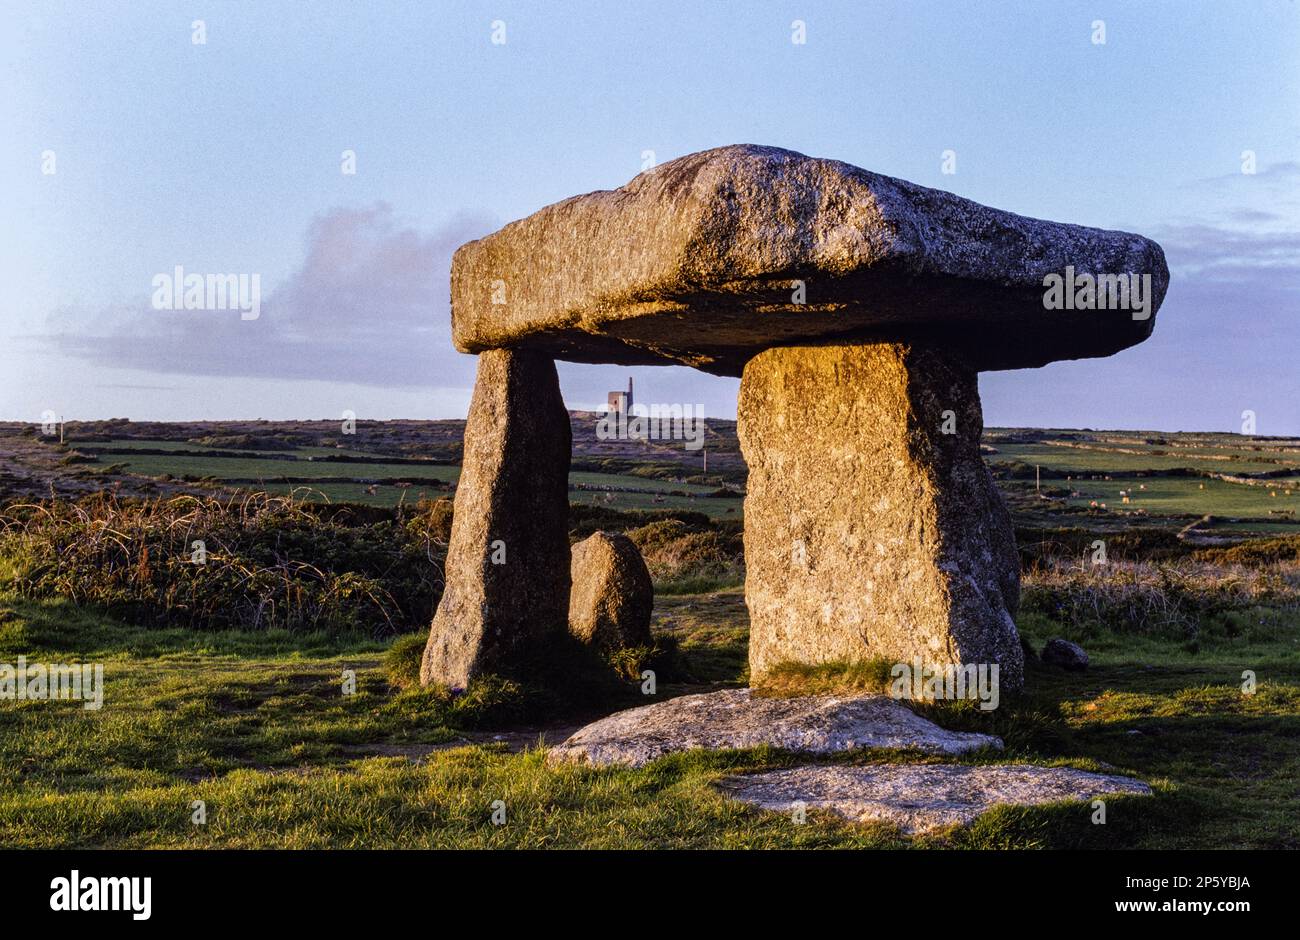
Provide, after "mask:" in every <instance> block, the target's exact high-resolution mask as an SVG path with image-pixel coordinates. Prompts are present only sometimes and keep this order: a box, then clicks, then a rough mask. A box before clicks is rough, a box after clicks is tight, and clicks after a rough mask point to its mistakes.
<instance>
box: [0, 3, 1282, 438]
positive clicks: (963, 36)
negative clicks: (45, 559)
mask: <svg viewBox="0 0 1300 940" xmlns="http://www.w3.org/2000/svg"><path fill="white" fill-rule="evenodd" d="M194 20H202V21H203V23H204V26H205V29H206V43H204V44H200V45H196V44H194V43H193V41H192V27H191V24H192V22H193V21H194ZM494 20H502V21H504V22H505V24H506V42H505V43H504V44H503V45H496V44H493V43H492V41H491V34H492V23H493V21H494ZM794 20H803V21H804V22H805V23H806V32H807V42H806V43H805V44H803V45H796V44H794V43H792V42H791V23H792V21H794ZM1096 20H1102V21H1104V23H1105V33H1106V42H1105V44H1102V45H1099V44H1095V43H1094V42H1093V41H1092V40H1093V35H1094V27H1093V22H1094V21H1096ZM0 59H2V60H3V70H2V71H0V75H3V78H2V79H0V81H3V83H4V86H5V87H4V92H3V94H0V120H2V121H3V126H4V127H5V128H6V133H5V134H4V135H0V136H2V137H3V139H2V140H0V204H3V205H4V206H5V207H6V208H5V212H4V219H5V222H4V225H3V227H2V228H0V418H3V419H24V420H38V419H39V416H40V415H41V413H42V412H44V411H46V410H53V411H55V412H56V413H60V414H64V415H66V416H68V417H69V418H78V417H80V418H96V417H111V416H127V417H133V418H139V419H145V418H160V419H180V418H234V417H244V418H252V417H266V418H288V417H336V416H337V415H338V414H339V413H340V412H341V411H342V410H344V409H350V410H353V411H355V412H356V413H357V415H358V416H359V417H361V418H388V417H414V418H419V417H459V416H462V415H463V414H464V410H465V407H466V405H467V403H468V399H469V388H470V384H471V382H472V375H473V360H472V359H471V358H470V357H466V356H461V355H459V354H457V353H455V352H454V350H452V348H451V345H450V334H449V328H448V310H447V279H446V272H447V263H448V259H449V257H450V253H451V251H453V250H454V249H455V247H456V246H457V245H458V244H460V243H461V242H463V241H465V240H467V239H469V238H472V237H476V236H478V235H481V234H484V233H486V232H488V231H491V230H492V229H494V228H496V227H498V226H500V225H501V224H504V223H505V222H507V221H509V220H511V219H514V218H518V217H521V216H523V215H527V214H529V213H531V212H533V211H535V210H536V209H538V208H541V207H542V206H544V205H546V204H548V203H551V202H554V201H556V200H558V199H562V198H565V197H567V196H570V195H573V194H575V193H582V192H588V191H591V190H593V189H604V188H612V187H616V186H619V185H621V184H622V183H624V182H626V181H627V180H628V179H630V178H631V177H632V176H634V175H636V174H637V173H638V172H639V171H640V169H641V164H642V159H643V157H642V154H643V151H646V150H653V151H654V154H655V158H656V159H657V160H658V162H664V161H666V160H669V159H672V158H673V157H677V156H681V155H683V154H686V153H690V152H692V151H696V150H702V149H706V148H709V147H714V146H720V145H723V144H729V143H742V142H743V143H761V144H771V145H775V146H781V147H787V148H790V149H792V150H798V151H800V152H803V153H807V154H810V155H813V156H821V157H833V158H837V159H842V160H846V161H848V162H850V163H854V164H857V165H859V166H863V167H866V168H867V169H871V170H874V171H877V172H881V173H886V174H890V175H893V176H899V177H903V178H905V179H909V180H913V181H916V182H918V183H922V184H925V185H929V186H935V187H939V188H942V189H947V190H951V191H953V192H956V193H959V194H960V195H963V196H967V197H969V198H972V199H975V200H977V201H979V202H983V203H987V204H989V205H993V206H997V207H999V208H1005V209H1009V210H1012V211H1015V212H1019V213H1023V214H1026V215H1031V216H1037V217H1042V218H1049V219H1056V220H1061V221H1069V222H1078V223H1082V224H1087V225H1097V226H1102V227H1107V228H1124V229H1128V230H1131V231H1136V232H1140V233H1142V234H1144V235H1147V236H1150V237H1154V238H1156V239H1157V240H1158V241H1160V243H1161V244H1162V245H1163V246H1164V248H1165V251H1166V255H1167V257H1168V260H1169V263H1170V268H1171V270H1172V273H1173V282H1172V286H1171V288H1170V292H1169V295H1168V297H1167V299H1166V301H1165V305H1164V307H1163V308H1162V310H1161V312H1160V314H1159V317H1158V322H1157V326H1156V331H1155V336H1154V337H1153V338H1152V339H1151V340H1150V341H1149V342H1147V343H1145V344H1143V345H1142V346H1140V347H1137V348H1135V349H1132V350H1128V351H1126V352H1124V353H1121V354H1119V355H1117V356H1114V357H1112V358H1110V359H1106V360H1084V361H1080V362H1071V363H1058V364H1053V365H1051V366H1048V367H1046V368H1044V369H1039V370H1029V371H1022V372H1003V373H986V374H984V375H982V376H981V380H980V384H981V391H982V395H983V398H984V405H985V419H986V422H987V423H988V424H995V425H1009V424H1014V425H1040V426H1075V427H1078V426H1091V427H1131V428H1157V429H1162V430H1180V429H1216V430H1235V429H1237V428H1238V426H1239V424H1240V415H1241V412H1242V411H1243V410H1245V409H1250V410H1253V411H1255V412H1256V413H1257V415H1258V430H1259V432H1260V433H1264V434H1296V433H1300V407H1297V405H1296V402H1298V401H1300V368H1297V351H1298V350H1300V4H1298V3H1296V2H1294V0H1274V2H1268V0H1261V2H1252V0H1243V2H1235V3H1217V2H1216V3H1209V2H1207V3H1194V2H1179V3H1161V2H1142V3H1137V2H1123V3H1121V2H1089V3H1068V2H1052V3H1046V2H1042V3H1040V2H1024V3H987V4H958V3H955V2H943V3H929V2H914V0H913V2H905V0H898V2H892V0H882V2H867V0H859V2H849V3H814V2H808V0H795V2H784V3H734V4H733V3H700V2H694V3H655V4H637V5H631V4H627V5H624V4H609V3H590V4H579V3H565V4H559V3H554V4H551V3H536V2H534V3H509V2H493V3H485V4H477V3H436V2H428V3H384V2H369V3H365V4H352V3H347V4H344V3H325V4H312V5H307V4H291V3H286V2H278V0H269V2H268V0H263V2H258V3H217V2H193V3H174V2H173V3H158V4H150V3H132V4H129V5H127V4H97V3H85V2H81V3H73V4H59V3H49V2H39V3H22V2H19V3H12V2H11V3H7V4H5V6H4V9H3V10H2V11H0ZM345 150H353V151H355V153H356V173H355V175H345V174H343V173H341V172H340V161H341V154H342V152H343V151H345ZM945 150H953V151H955V152H956V155H957V156H956V170H957V172H956V173H955V174H951V175H945V174H944V173H942V172H941V159H942V154H943V152H944V151H945ZM1247 150H1249V151H1253V152H1254V154H1255V159H1256V168H1257V172H1255V173H1254V174H1246V173H1243V172H1242V154H1243V151H1247ZM48 151H53V153H54V160H55V172H54V173H52V174H50V173H45V172H42V170H43V169H44V168H45V156H44V155H45V154H46V153H47V152H48ZM177 264H183V265H184V266H185V267H186V269H187V270H190V271H204V272H257V273H259V274H260V278H261V284H262V295H263V306H262V316H261V317H260V318H259V319H258V320H257V321H241V320H240V318H239V316H238V314H237V313H234V314H230V313H226V312H220V311H204V312H194V311H191V312H189V313H184V312H175V311H159V310H155V309H153V308H152V307H151V306H150V297H151V293H152V287H151V279H152V278H153V277H154V275H155V274H157V273H159V272H170V271H171V270H172V269H173V268H174V266H175V265H177ZM628 371H629V370H626V369H620V368H618V367H614V366H609V367H591V366H574V365H562V366H561V376H562V381H563V386H564V391H565V396H566V400H567V401H568V403H569V405H570V406H571V407H592V406H595V405H596V404H597V403H599V402H601V401H603V392H604V390H605V389H606V388H618V387H621V386H622V385H623V384H624V383H625V379H626V375H627V374H628ZM632 371H633V372H634V374H635V375H636V377H637V383H638V391H639V393H640V398H641V399H642V400H644V401H678V402H683V401H684V402H699V403H702V404H704V406H705V408H706V412H707V413H708V414H710V415H714V416H719V417H732V416H734V409H735V395H736V387H737V383H736V382H735V381H734V380H725V379H716V378H712V377H708V376H703V375H701V374H698V373H694V372H692V371H690V370H686V369H677V368H669V369H636V370H632Z"/></svg>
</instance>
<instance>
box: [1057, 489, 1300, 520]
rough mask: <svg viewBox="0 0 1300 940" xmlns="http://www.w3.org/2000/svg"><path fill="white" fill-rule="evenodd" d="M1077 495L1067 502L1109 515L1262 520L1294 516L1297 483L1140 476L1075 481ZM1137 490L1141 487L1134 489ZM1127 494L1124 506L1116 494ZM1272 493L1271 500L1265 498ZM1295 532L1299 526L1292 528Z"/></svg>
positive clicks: (1299, 507)
mask: <svg viewBox="0 0 1300 940" xmlns="http://www.w3.org/2000/svg"><path fill="white" fill-rule="evenodd" d="M1068 485H1070V486H1072V487H1074V489H1075V490H1077V491H1078V492H1079V494H1080V496H1079V497H1077V498H1072V499H1070V500H1068V502H1069V503H1070V504H1071V505H1075V506H1087V505H1088V504H1089V502H1090V501H1092V500H1097V501H1099V502H1104V503H1106V508H1107V509H1108V510H1111V511H1129V512H1131V511H1133V510H1137V509H1145V510H1146V511H1147V512H1149V513H1153V514H1164V515H1173V514H1183V513H1186V514H1192V515H1204V514H1207V513H1208V514H1213V515H1216V516H1250V517H1266V516H1268V515H1269V513H1270V512H1271V511H1277V510H1286V509H1289V510H1291V511H1292V513H1293V514H1295V515H1296V516H1300V479H1287V480H1279V481H1277V482H1276V483H1269V484H1268V485H1256V486H1247V485H1245V484H1242V483H1228V482H1225V481H1223V480H1213V479H1203V478H1197V477H1145V478H1142V479H1132V478H1129V479H1115V480H1109V481H1103V480H1076V481H1074V482H1072V483H1070V484H1068ZM1139 487H1141V488H1139ZM1121 491H1123V492H1125V493H1128V494H1129V498H1130V502H1129V503H1128V504H1127V505H1126V504H1125V503H1124V502H1123V498H1122V496H1121V495H1120V492H1121ZM1273 493H1276V494H1277V495H1276V496H1273V495H1271V494H1273ZM1295 531H1296V532H1300V527H1297V528H1296V529H1295Z"/></svg>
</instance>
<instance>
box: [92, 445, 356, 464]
mask: <svg viewBox="0 0 1300 940" xmlns="http://www.w3.org/2000/svg"><path fill="white" fill-rule="evenodd" d="M72 446H73V447H75V448H76V449H77V450H80V451H86V452H89V451H94V450H96V449H98V448H101V447H111V448H113V449H114V450H185V451H193V452H194V453H196V454H204V453H211V452H212V451H239V452H241V453H247V452H249V451H251V450H252V448H248V447H212V446H210V445H207V444H193V443H191V442H189V441H142V440H120V441H107V442H105V441H93V442H86V443H76V442H73V444H72ZM257 453H259V454H290V455H296V456H299V457H331V456H333V457H376V456H378V455H377V454H372V453H368V452H366V451H361V450H350V449H348V448H346V447H295V448H284V449H272V450H262V449H261V448H259V449H258V450H257ZM112 456H116V455H113V454H105V455H104V458H105V459H107V458H109V457H112Z"/></svg>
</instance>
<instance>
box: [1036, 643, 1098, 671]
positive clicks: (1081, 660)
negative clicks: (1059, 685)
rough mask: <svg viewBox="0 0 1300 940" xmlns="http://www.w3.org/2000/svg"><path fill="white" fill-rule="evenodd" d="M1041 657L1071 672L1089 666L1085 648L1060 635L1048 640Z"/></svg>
mask: <svg viewBox="0 0 1300 940" xmlns="http://www.w3.org/2000/svg"><path fill="white" fill-rule="evenodd" d="M1041 658H1042V660H1043V662H1045V663H1048V664H1049V665H1052V666H1060V667H1061V668H1062V669H1068V670H1070V671H1071V672H1081V671H1083V670H1084V669H1087V668H1088V654H1087V652H1086V651H1085V650H1084V648H1083V647H1082V646H1080V645H1079V644H1078V643H1071V642H1070V641H1069V640H1062V639H1061V638H1060V637H1057V638H1055V639H1052V640H1048V641H1047V645H1046V646H1044V647H1043V652H1042V656H1041Z"/></svg>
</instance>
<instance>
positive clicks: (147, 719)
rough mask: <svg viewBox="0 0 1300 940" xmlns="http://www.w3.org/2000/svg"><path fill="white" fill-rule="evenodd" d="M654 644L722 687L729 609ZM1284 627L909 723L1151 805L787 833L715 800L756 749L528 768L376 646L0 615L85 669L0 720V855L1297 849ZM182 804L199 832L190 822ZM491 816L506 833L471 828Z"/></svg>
mask: <svg viewBox="0 0 1300 940" xmlns="http://www.w3.org/2000/svg"><path fill="white" fill-rule="evenodd" d="M1022 628H1023V632H1024V633H1025V634H1026V635H1027V636H1028V637H1029V638H1030V640H1031V641H1032V642H1033V643H1035V644H1036V645H1041V643H1042V642H1043V641H1044V640H1045V639H1046V638H1047V637H1048V636H1051V635H1060V633H1061V629H1060V625H1058V624H1055V623H1054V622H1052V621H1050V620H1048V619H1047V618H1046V617H1043V616H1040V615H1034V616H1031V617H1029V618H1027V619H1026V620H1025V622H1023V624H1022ZM655 629H656V631H657V632H658V633H661V634H663V635H665V636H669V637H673V638H675V639H676V640H677V641H678V642H679V644H680V647H681V652H682V654H683V656H684V657H685V659H686V662H687V664H688V666H689V667H690V670H691V673H692V675H691V680H692V685H691V686H690V688H692V689H697V688H702V687H709V686H712V685H716V684H720V683H722V684H727V683H735V682H739V681H744V679H745V672H744V670H745V666H744V658H745V645H746V634H747V622H746V619H745V614H744V604H743V597H742V596H741V594H740V592H739V591H738V590H734V589H733V590H728V591H721V592H717V593H713V594H704V595H689V596H677V597H670V598H664V599H662V600H661V601H660V603H659V604H658V605H657V607H656V615H655ZM1297 632H1298V631H1297V628H1296V626H1295V624H1294V623H1290V624H1289V625H1286V624H1283V625H1279V624H1278V623H1273V624H1271V625H1270V626H1269V627H1268V629H1260V630H1259V631H1257V632H1254V633H1252V632H1250V631H1248V630H1247V631H1245V632H1241V633H1238V634H1236V635H1233V636H1226V635H1224V636H1219V635H1217V634H1216V635H1215V636H1211V637H1207V638H1206V641H1205V643H1203V644H1202V646H1201V647H1200V650H1199V652H1196V653H1191V652H1189V651H1188V650H1187V649H1185V648H1184V647H1183V646H1182V645H1181V644H1178V643H1171V642H1167V641H1162V640H1160V639H1158V638H1155V637H1149V636H1131V635H1126V636H1119V635H1116V634H1110V633H1094V634H1092V635H1091V636H1090V637H1089V638H1088V639H1087V646H1088V649H1089V652H1090V654H1091V655H1092V658H1093V666H1092V668H1090V669H1089V671H1087V672H1086V673H1065V672H1062V671H1058V670H1055V669H1052V668H1050V667H1045V666H1042V665H1039V664H1037V663H1031V664H1030V665H1029V667H1028V693H1027V694H1026V695H1025V696H1023V697H1022V698H1020V699H1017V700H1015V701H1007V700H1005V699H1004V701H1003V704H1002V707H1000V708H999V709H998V710H997V711H995V712H992V713H986V712H980V711H978V710H977V709H972V708H968V707H965V706H964V705H938V706H929V707H926V708H925V710H926V712H927V713H928V714H930V715H931V716H932V717H934V718H936V719H937V720H939V721H940V722H941V723H943V724H945V725H946V726H949V727H954V728H963V729H971V730H982V731H991V732H993V733H996V734H1000V735H1002V736H1003V737H1004V739H1005V740H1006V743H1007V750H1006V751H1005V752H1002V753H994V752H983V753H981V754H979V755H974V756H972V757H969V758H967V760H968V761H971V762H988V761H996V762H1003V761H1005V762H1012V761H1016V762H1019V761H1029V762H1036V763H1043V764H1053V763H1062V762H1064V763H1069V764H1071V765H1073V766H1079V767H1083V768H1086V769H1094V770H1099V769H1118V770H1120V771H1123V772H1128V773H1132V774H1136V775H1137V776H1139V777H1141V778H1142V779H1145V780H1147V781H1149V782H1151V783H1152V784H1153V786H1154V788H1155V791H1156V792H1155V796H1153V797H1151V798H1144V799H1131V798H1129V799H1116V800H1113V801H1108V823H1107V825H1105V826H1093V825H1091V824H1090V823H1089V816H1090V813H1091V809H1090V808H1089V807H1087V806H1086V805H1082V804H1075V805H1064V806H1053V807H1039V808H1033V809H1015V808H1002V809H998V810H995V811H993V812H991V813H988V814H986V815H985V816H984V817H982V818H981V819H980V820H979V821H978V822H977V823H976V824H975V825H974V826H972V827H971V828H969V829H966V830H957V831H953V832H948V833H940V834H936V835H933V836H929V837H925V838H921V839H918V840H909V839H906V838H905V837H903V836H901V835H900V834H898V833H897V832H896V831H895V830H893V829H891V828H890V827H888V826H884V825H872V826H859V825H850V824H847V823H844V822H840V821H838V820H836V819H834V818H831V817H828V816H825V815H822V814H818V813H814V814H812V815H811V816H810V821H809V822H808V823H807V824H805V825H797V824H795V823H793V822H792V821H791V820H790V819H789V818H787V817H785V816H783V815H780V814H773V813H765V812H760V811H757V810H753V809H750V808H747V807H745V806H743V805H740V804H737V803H733V802H729V801H728V800H726V799H724V798H723V797H722V796H720V795H719V794H718V793H717V792H715V790H714V789H713V787H712V783H713V782H715V781H716V780H718V779H719V778H720V777H722V776H725V775H727V774H731V773H736V772H743V771H749V770H760V769H772V768H776V767H782V766H789V765H791V764H792V763H794V762H795V758H793V757H792V756H790V755H787V754H783V753H780V752H776V751H771V750H767V749H757V750H750V751H743V752H726V753H712V754H705V753H700V752H696V753H692V754H687V755H677V756H673V757H670V758H666V759H663V760H660V761H657V762H655V763H654V764H652V765H650V766H648V767H646V768H642V769H638V770H629V769H599V770H596V769H590V768H577V767H552V766H547V765H546V764H545V762H544V759H543V755H542V754H541V753H540V752H539V751H537V750H536V749H532V750H525V751H523V752H518V753H515V752H511V751H510V750H509V749H508V748H507V747H506V746H505V745H504V744H502V743H497V742H494V740H493V734H492V733H491V732H473V731H467V730H464V727H463V724H462V723H461V722H460V721H458V719H457V716H456V715H455V714H453V713H452V712H451V711H450V710H449V709H448V707H447V705H446V703H445V702H444V701H443V700H441V699H438V698H437V697H435V696H432V695H429V694H428V693H423V692H419V691H409V690H408V691H402V690H399V689H397V688H395V687H394V686H393V685H392V684H390V682H389V679H388V673H387V670H386V666H385V662H384V658H385V649H386V646H385V645H384V644H379V643H375V642H372V641H367V640H349V639H347V638H337V637H334V638H331V637H326V636H319V635H315V636H313V635H307V636H303V635H296V636H290V635H288V634H249V633H239V632H223V633H216V634H203V633H198V632H193V631H183V630H143V629H137V628H134V627H131V626H130V625H127V624H123V623H119V622H115V621H112V620H109V619H106V618H104V617H102V616H100V615H97V614H95V613H93V612H91V611H88V610H85V609H81V608H78V607H75V606H73V605H71V604H68V603H66V602H59V601H53V602H44V603H36V602H30V601H19V600H15V599H13V598H0V662H12V661H13V659H14V658H15V657H16V656H18V655H20V654H22V655H26V656H27V657H28V658H29V660H30V661H41V662H65V661H72V660H80V661H94V662H102V663H104V666H105V675H106V693H105V705H104V708H103V709H102V710H101V711H98V712H92V711H86V710H85V709H83V708H82V707H81V706H80V704H79V703H71V702H23V703H16V702H12V701H4V702H0V846H5V847H12V846H27V847H32V846H42V847H68V846H96V847H115V848H129V847H254V846H273V847H293V848H310V847H349V848H359V847H403V848H419V847H457V848H468V847H477V848H494V847H501V848H505V847H511V848H537V847H584V848H636V847H654V848H706V847H707V848H777V847H783V848H789V847H842V848H850V847H852V848H884V847H901V846H906V845H912V844H919V845H921V846H928V847H955V848H1004V847H1006V848H1011V847H1014V848H1032V847H1077V846H1086V847H1097V848H1116V847H1141V848H1188V847H1241V846H1251V847H1289V848H1296V847H1300V791H1297V789H1296V787H1295V780H1296V779H1297V778H1300V636H1297ZM397 644H398V645H399V646H405V647H407V648H418V644H419V640H418V639H415V638H410V637H406V638H399V639H398V640H397ZM404 656H405V653H403V654H401V655H399V656H398V657H397V658H398V659H401V658H403V657H404ZM1247 668H1249V669H1254V670H1256V672H1257V675H1258V679H1259V683H1260V684H1259V688H1258V690H1257V692H1256V694H1255V695H1253V696H1246V695H1243V694H1242V693H1241V690H1240V682H1241V678H1240V677H1241V671H1242V670H1243V669H1247ZM344 669H353V670H355V671H356V677H357V693H356V694H355V695H352V696H344V695H343V694H342V693H341V681H342V673H343V670H344ZM680 690H685V689H684V688H683V689H680ZM663 691H664V692H665V693H666V694H671V692H672V691H673V689H671V688H669V689H666V690H663ZM515 730H516V731H520V730H521V729H518V728H516V729H515ZM539 730H540V729H538V728H536V727H532V730H531V731H530V730H529V729H528V728H523V729H522V733H523V734H524V736H527V735H529V734H535V733H537V732H538V731H539ZM842 759H843V760H845V761H847V762H849V763H854V762H862V761H868V760H902V761H917V760H926V759H927V758H922V757H920V756H918V755H915V754H888V755H886V754H879V753H877V754H860V753H855V754H853V755H851V756H846V757H844V758H842ZM195 800H202V801H204V803H205V804H206V808H207V813H208V822H207V823H206V824H205V825H194V824H193V823H192V822H191V814H192V812H193V810H192V808H191V807H192V803H193V801H195ZM494 800H502V801H504V803H505V807H506V814H507V822H506V825H504V826H496V825H493V824H492V822H491V813H492V803H493V801H494Z"/></svg>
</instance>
